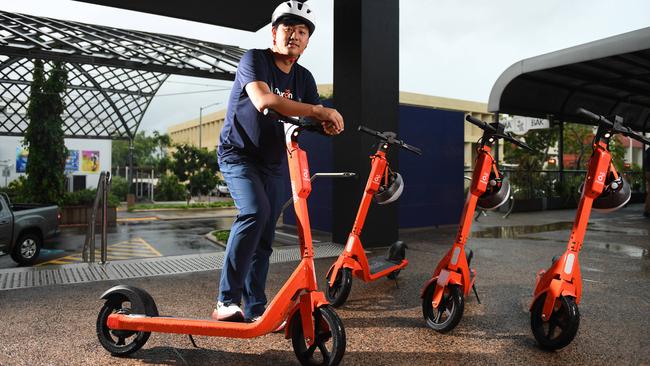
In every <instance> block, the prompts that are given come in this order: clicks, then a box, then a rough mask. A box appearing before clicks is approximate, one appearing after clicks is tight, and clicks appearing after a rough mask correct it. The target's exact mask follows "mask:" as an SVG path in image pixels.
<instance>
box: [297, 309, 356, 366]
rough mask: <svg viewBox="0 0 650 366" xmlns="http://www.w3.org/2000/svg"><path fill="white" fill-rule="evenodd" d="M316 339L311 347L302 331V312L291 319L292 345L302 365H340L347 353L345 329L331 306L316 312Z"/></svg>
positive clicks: (298, 312)
mask: <svg viewBox="0 0 650 366" xmlns="http://www.w3.org/2000/svg"><path fill="white" fill-rule="evenodd" d="M313 317H314V328H315V329H314V334H315V335H316V339H315V341H314V343H313V344H312V345H311V346H309V344H308V343H307V341H306V339H305V336H304V332H303V329H302V321H301V319H300V311H297V312H296V313H295V315H294V316H293V317H292V319H291V324H290V325H291V343H292V344H293V351H294V352H295V354H296V357H298V361H300V364H301V365H310V366H316V365H318V366H320V365H325V366H330V365H332V366H333V365H338V364H339V363H340V362H341V359H342V358H343V354H344V353H345V329H344V328H343V323H342V322H341V319H340V318H339V317H338V315H336V312H334V310H333V309H332V308H330V307H329V306H323V307H320V308H318V309H316V310H315V311H314V314H313Z"/></svg>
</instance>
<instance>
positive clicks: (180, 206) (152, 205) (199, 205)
mask: <svg viewBox="0 0 650 366" xmlns="http://www.w3.org/2000/svg"><path fill="white" fill-rule="evenodd" d="M218 207H235V203H234V202H233V201H218V202H205V203H190V204H189V205H188V204H185V203H138V204H135V205H133V206H132V207H129V211H134V210H155V209H158V208H173V209H178V210H191V209H193V208H218Z"/></svg>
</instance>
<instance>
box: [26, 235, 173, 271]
mask: <svg viewBox="0 0 650 366" xmlns="http://www.w3.org/2000/svg"><path fill="white" fill-rule="evenodd" d="M106 249H107V250H106V259H107V260H121V259H134V258H151V257H162V254H161V253H160V252H159V251H158V250H156V248H154V247H153V246H152V245H151V244H149V243H148V242H147V241H146V240H144V239H142V238H132V239H130V240H127V241H122V242H119V243H115V244H112V245H109V246H108V247H107V248H106ZM100 258H101V249H99V248H95V260H99V259H100ZM82 260H83V258H82V253H75V254H71V255H68V256H65V257H59V258H54V259H52V260H49V261H46V262H43V263H39V264H37V265H36V266H46V265H52V264H72V263H78V262H81V261H82Z"/></svg>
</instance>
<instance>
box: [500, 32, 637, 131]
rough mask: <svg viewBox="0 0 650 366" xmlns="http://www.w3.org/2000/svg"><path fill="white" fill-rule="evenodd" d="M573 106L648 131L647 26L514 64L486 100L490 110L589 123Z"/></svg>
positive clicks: (505, 72)
mask: <svg viewBox="0 0 650 366" xmlns="http://www.w3.org/2000/svg"><path fill="white" fill-rule="evenodd" d="M578 107H583V108H586V109H589V110H591V111H593V112H595V113H599V114H602V115H611V114H617V115H620V116H622V117H623V118H624V119H625V122H626V125H629V126H631V127H632V128H634V129H635V130H637V131H645V132H650V27H648V28H643V29H640V30H637V31H633V32H628V33H624V34H621V35H618V36H614V37H610V38H605V39H602V40H598V41H595V42H590V43H586V44H583V45H580V46H576V47H571V48H567V49H564V50H560V51H556V52H552V53H548V54H545V55H541V56H537V57H532V58H528V59H525V60H522V61H519V62H517V63H515V64H514V65H512V66H510V67H509V68H508V69H507V70H506V71H504V72H503V74H501V76H500V77H499V78H498V79H497V81H496V82H495V83H494V86H493V87H492V91H491V92H490V99H489V102H488V110H489V111H490V112H499V113H508V114H516V115H523V116H534V117H542V118H545V117H547V116H549V115H552V116H553V117H554V118H558V119H562V120H565V121H570V122H582V123H591V121H587V120H585V118H584V117H581V116H578V115H576V114H575V111H576V109H577V108H578Z"/></svg>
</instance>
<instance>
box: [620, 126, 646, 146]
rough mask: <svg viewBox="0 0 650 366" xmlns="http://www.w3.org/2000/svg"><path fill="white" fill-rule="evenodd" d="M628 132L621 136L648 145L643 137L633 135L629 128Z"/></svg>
mask: <svg viewBox="0 0 650 366" xmlns="http://www.w3.org/2000/svg"><path fill="white" fill-rule="evenodd" d="M628 131H629V132H628V133H624V134H623V135H625V136H627V137H630V138H633V139H635V140H637V141H639V142H640V143H642V144H646V145H650V140H649V139H647V138H646V137H645V136H643V135H639V134H637V133H634V132H632V131H631V130H630V129H629V128H628Z"/></svg>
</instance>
